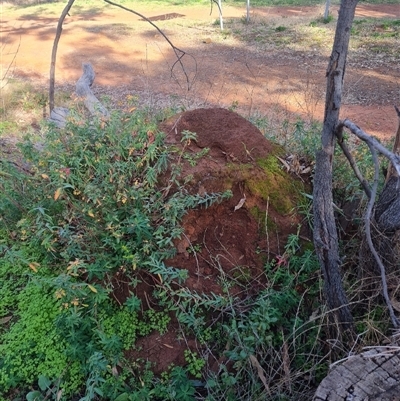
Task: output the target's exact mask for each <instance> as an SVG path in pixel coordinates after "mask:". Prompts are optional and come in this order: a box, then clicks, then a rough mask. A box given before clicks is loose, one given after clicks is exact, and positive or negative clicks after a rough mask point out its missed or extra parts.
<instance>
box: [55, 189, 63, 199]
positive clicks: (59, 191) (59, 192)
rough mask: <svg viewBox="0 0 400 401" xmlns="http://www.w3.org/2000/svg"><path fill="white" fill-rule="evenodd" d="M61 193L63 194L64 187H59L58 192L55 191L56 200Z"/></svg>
mask: <svg viewBox="0 0 400 401" xmlns="http://www.w3.org/2000/svg"><path fill="white" fill-rule="evenodd" d="M61 194H62V188H57V190H56V192H55V193H54V200H55V201H56V200H57V199H58V198H59V197H60V195H61Z"/></svg>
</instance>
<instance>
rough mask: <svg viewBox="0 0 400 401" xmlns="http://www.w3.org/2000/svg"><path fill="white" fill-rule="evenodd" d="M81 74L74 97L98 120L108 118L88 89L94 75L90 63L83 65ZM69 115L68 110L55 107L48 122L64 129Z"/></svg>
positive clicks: (100, 104)
mask: <svg viewBox="0 0 400 401" xmlns="http://www.w3.org/2000/svg"><path fill="white" fill-rule="evenodd" d="M82 68H83V74H82V76H81V77H80V78H79V79H78V82H77V83H76V95H77V96H78V98H79V100H82V101H83V104H84V105H85V107H86V108H87V109H88V110H89V112H90V114H91V115H93V116H97V117H100V118H108V117H109V116H110V113H109V112H108V110H107V109H106V108H105V107H104V106H103V105H102V103H101V102H100V101H99V100H98V99H97V97H96V96H95V95H94V94H93V92H92V90H91V89H90V87H91V86H92V84H93V81H94V78H95V76H96V75H95V73H94V70H93V67H92V65H91V64H90V63H83V64H82ZM68 115H69V110H68V109H66V108H64V107H55V108H53V110H52V111H51V113H50V120H49V121H50V122H52V123H54V124H55V125H56V126H57V127H58V128H64V127H65V124H66V122H67V118H68Z"/></svg>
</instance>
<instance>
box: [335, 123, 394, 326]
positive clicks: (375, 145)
mask: <svg viewBox="0 0 400 401" xmlns="http://www.w3.org/2000/svg"><path fill="white" fill-rule="evenodd" d="M343 127H346V128H348V129H349V130H350V131H351V132H352V133H353V134H354V135H356V136H357V137H358V138H360V139H361V140H363V141H364V142H365V143H366V144H367V145H368V147H369V149H370V151H371V154H372V159H373V162H374V170H375V172H374V182H373V185H372V190H371V191H370V195H369V202H368V206H367V210H366V213H365V235H366V239H367V243H368V247H369V249H370V251H371V254H372V255H373V257H374V259H375V261H376V264H377V265H378V267H379V271H380V275H381V281H382V293H383V297H384V299H385V302H386V305H387V308H388V310H389V315H390V319H391V321H392V324H393V326H394V327H395V328H399V327H400V321H399V319H398V318H397V317H396V315H395V314H394V310H393V306H392V303H391V301H390V297H389V294H388V286H387V281H386V268H385V266H384V264H383V263H382V260H381V258H380V256H379V254H378V252H377V251H376V249H375V246H374V244H373V242H372V236H371V224H372V219H373V218H372V214H373V208H374V205H375V199H376V193H377V189H378V181H379V160H378V156H377V151H379V152H380V153H381V154H383V155H384V156H385V157H387V158H388V159H389V160H390V161H391V163H392V166H393V168H394V169H395V170H396V172H397V174H398V172H399V171H400V157H399V156H397V155H395V154H394V153H392V152H390V151H389V150H388V149H386V148H385V147H384V146H383V145H382V144H381V143H379V142H378V141H377V140H376V139H375V138H373V137H372V136H370V135H368V134H366V133H365V132H364V131H363V130H362V129H361V128H360V127H358V126H357V125H355V124H354V123H353V122H351V121H349V120H347V119H346V120H344V121H343V122H340V123H339V126H338V131H337V132H340V134H339V143H340V142H342V134H341V131H342V129H343ZM342 149H343V148H342ZM349 161H350V160H349ZM353 161H354V160H353ZM350 164H351V162H350ZM398 175H399V174H398ZM368 189H369V188H368ZM367 195H368V194H367ZM392 223H393V222H392ZM384 228H386V229H387V228H388V227H384ZM390 228H392V227H390ZM394 228H396V227H394Z"/></svg>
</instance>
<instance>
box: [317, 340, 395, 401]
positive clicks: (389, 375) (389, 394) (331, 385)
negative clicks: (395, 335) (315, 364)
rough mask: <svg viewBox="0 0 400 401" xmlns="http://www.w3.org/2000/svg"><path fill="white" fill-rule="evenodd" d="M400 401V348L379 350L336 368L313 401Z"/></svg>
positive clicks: (369, 352) (361, 355)
mask: <svg viewBox="0 0 400 401" xmlns="http://www.w3.org/2000/svg"><path fill="white" fill-rule="evenodd" d="M322 400H323V401H399V400H400V347H376V348H373V349H371V350H368V351H366V352H364V353H362V354H360V355H355V356H351V357H349V358H348V359H347V360H346V361H345V362H344V363H343V364H341V365H339V366H335V367H334V368H333V369H332V370H331V372H330V373H329V374H328V376H327V377H326V378H325V379H324V380H323V381H322V382H321V384H320V385H319V387H318V389H317V391H316V393H315V395H314V398H313V401H322Z"/></svg>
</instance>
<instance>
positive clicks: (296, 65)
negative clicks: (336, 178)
mask: <svg viewBox="0 0 400 401" xmlns="http://www.w3.org/2000/svg"><path fill="white" fill-rule="evenodd" d="M135 10H136V11H138V12H140V13H142V14H144V15H146V16H147V17H159V18H158V19H159V20H158V21H155V22H156V23H157V24H158V25H159V26H160V28H162V29H163V31H164V32H165V33H166V34H167V35H168V37H169V39H170V40H171V41H172V42H173V43H174V45H176V46H177V47H179V48H180V49H182V50H184V51H185V52H187V53H188V54H190V56H185V57H184V59H183V61H184V65H185V69H186V72H187V73H188V74H189V81H190V90H189V91H188V88H187V85H186V84H187V83H186V79H185V77H184V76H183V74H182V73H181V72H180V70H179V69H178V68H177V67H175V69H174V74H172V76H171V66H172V65H173V63H174V62H175V57H174V53H173V51H172V50H171V48H170V47H169V45H168V44H167V43H166V41H165V40H164V38H163V37H162V36H161V35H160V34H159V33H158V32H157V31H156V30H155V29H154V28H153V27H151V26H150V25H149V24H148V23H147V22H145V21H141V20H140V18H139V17H137V16H136V15H134V14H131V13H129V12H126V11H123V10H120V9H118V8H113V7H111V6H110V7H107V8H101V9H100V8H99V9H91V10H90V11H88V12H87V11H85V12H80V11H79V9H78V8H76V9H73V10H72V11H71V15H70V16H69V17H67V20H66V21H65V24H64V29H63V35H62V37H61V41H60V44H59V51H58V59H57V72H56V82H57V85H58V87H59V88H60V87H64V88H65V84H70V86H67V88H68V89H70V90H71V91H72V90H73V85H74V83H75V82H76V80H77V79H78V78H79V76H80V75H81V64H82V62H91V63H92V64H93V66H94V68H95V70H96V73H97V78H96V81H95V86H96V87H95V91H96V92H97V93H100V94H107V95H109V96H110V97H111V99H112V100H113V101H114V102H115V103H116V104H117V103H119V104H120V105H121V104H122V103H123V102H124V99H125V97H126V96H128V95H138V96H139V100H140V101H141V102H144V103H147V104H148V105H150V106H158V105H165V104H167V103H171V102H175V104H176V105H177V106H180V105H182V106H184V107H185V108H194V107H201V106H222V107H229V106H232V105H238V110H239V112H241V114H244V115H252V114H255V113H258V114H260V115H266V116H267V117H268V118H269V119H270V120H274V119H276V121H282V120H284V119H289V120H293V119H295V118H296V116H297V115H300V116H301V117H302V118H315V119H319V120H321V119H322V117H323V103H324V90H325V70H326V66H327V62H328V55H329V52H330V49H329V48H324V49H317V48H316V49H315V52H301V51H299V52H293V51H287V50H279V49H278V50H277V49H265V48H264V49H262V48H260V47H257V46H254V45H248V44H247V45H246V44H245V43H244V42H243V41H240V40H239V39H238V38H237V37H236V36H235V35H229V34H227V33H222V34H221V33H220V32H219V30H218V26H216V24H215V23H214V22H215V20H216V18H217V10H216V9H214V10H213V12H212V15H210V10H209V9H208V8H206V7H204V6H190V7H165V8H162V9H160V8H157V7H156V6H143V5H138V7H137V8H135ZM244 12H245V10H244V8H235V7H229V6H227V7H225V9H224V17H225V20H226V21H227V22H228V23H229V21H231V20H233V19H240V18H242V17H243V15H244ZM321 13H322V10H321V9H320V8H319V7H285V8H277V7H275V8H272V7H267V8H257V9H255V10H253V12H252V18H253V19H254V18H266V21H274V23H275V24H277V25H278V26H279V25H281V24H282V25H283V24H285V23H287V21H288V19H289V18H310V17H313V18H314V17H315V18H317V17H318V16H320V15H321ZM333 13H334V15H335V13H336V9H334V10H333ZM170 14H179V15H178V16H177V15H172V16H173V17H175V18H173V19H168V15H170ZM14 15H15V14H14ZM163 15H165V16H167V17H166V18H167V19H166V20H164V21H163V20H160V16H163ZM357 16H359V17H387V18H400V6H398V5H367V4H363V5H360V6H359V7H358V9H357ZM58 17H59V15H58V14H57V15H56V14H51V13H50V14H49V13H44V12H43V14H42V13H38V12H36V13H30V11H29V8H25V9H21V10H20V11H19V14H18V15H17V16H16V17H15V18H13V19H9V18H7V14H3V16H2V21H1V22H2V23H1V32H2V38H3V42H4V43H5V44H6V46H7V49H8V50H10V49H15V48H16V47H17V46H18V45H19V50H18V54H17V57H16V60H15V61H16V67H15V70H14V75H16V76H19V77H25V78H27V79H31V80H33V81H34V82H36V83H40V84H42V85H47V82H48V74H49V65H50V56H51V48H52V44H53V40H54V35H55V28H56V24H57V21H58ZM9 53H11V52H9ZM192 56H193V57H192ZM10 57H11V56H9V55H7V54H6V52H4V55H3V57H2V64H3V66H6V65H7V62H9V61H10ZM343 100H344V107H343V110H342V117H348V118H350V119H352V120H354V121H355V122H356V123H357V124H358V125H360V126H361V127H362V128H363V129H365V130H366V131H367V132H369V133H371V134H374V135H377V136H380V137H385V138H388V137H391V136H392V135H393V134H394V132H395V130H396V128H397V117H396V114H395V112H394V111H393V105H394V104H397V105H399V104H400V65H399V63H398V60H397V62H386V61H385V60H382V62H380V63H378V62H374V63H372V64H371V63H364V64H363V63H360V62H359V61H358V60H354V62H353V60H352V59H351V56H350V59H349V66H348V70H347V77H346V88H345V96H344V99H343Z"/></svg>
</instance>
